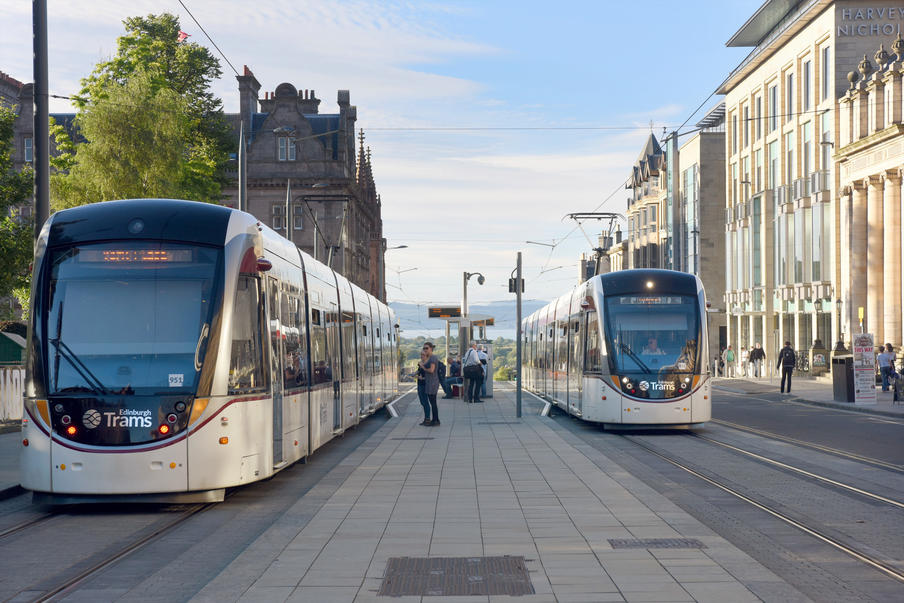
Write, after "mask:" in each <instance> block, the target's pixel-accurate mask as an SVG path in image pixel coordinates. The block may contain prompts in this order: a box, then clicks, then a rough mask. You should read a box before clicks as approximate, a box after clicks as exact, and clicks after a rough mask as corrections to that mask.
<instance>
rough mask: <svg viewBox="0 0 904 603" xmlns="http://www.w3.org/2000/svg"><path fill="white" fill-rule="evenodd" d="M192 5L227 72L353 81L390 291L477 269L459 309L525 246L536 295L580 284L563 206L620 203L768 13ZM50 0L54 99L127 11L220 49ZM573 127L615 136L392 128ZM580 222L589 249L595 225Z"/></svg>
mask: <svg viewBox="0 0 904 603" xmlns="http://www.w3.org/2000/svg"><path fill="white" fill-rule="evenodd" d="M183 1H184V2H185V5H186V6H187V7H188V8H189V10H191V12H192V14H194V16H195V17H196V18H197V19H198V21H199V22H200V24H201V25H202V26H203V27H204V29H205V30H207V32H208V33H209V34H210V35H211V36H212V37H213V39H214V41H215V42H216V43H217V45H218V46H219V47H220V48H221V49H222V50H223V52H224V53H225V54H226V56H227V57H228V59H229V61H230V62H231V63H232V64H233V65H234V66H235V67H236V69H238V70H239V71H241V69H242V65H248V66H249V67H250V68H251V69H252V71H254V73H255V75H256V76H257V78H258V80H259V81H260V82H261V84H262V89H261V93H262V94H263V92H265V91H272V90H275V88H276V86H277V85H278V84H280V83H281V82H284V81H288V82H290V83H292V84H294V85H295V86H296V87H298V88H307V89H314V90H316V91H317V95H318V97H319V98H321V99H323V103H322V104H321V106H320V109H321V112H324V113H330V112H335V111H337V110H338V109H337V107H336V92H337V90H338V89H348V90H350V92H351V102H352V104H354V105H357V107H358V126H359V127H361V128H363V129H364V130H365V133H366V136H367V139H366V144H367V145H369V146H370V147H371V149H372V156H373V165H374V176H375V180H376V183H377V187H378V190H379V192H380V193H381V196H382V200H383V221H384V222H383V225H384V236H385V237H386V238H387V240H388V245H389V246H394V245H403V244H404V245H407V246H408V247H407V248H406V249H399V250H394V251H390V252H388V253H387V272H386V274H387V282H388V284H389V287H388V293H389V298H390V299H395V300H399V301H415V302H418V303H425V304H427V303H450V302H452V303H458V302H459V301H460V298H461V282H462V277H461V275H462V271H465V270H467V271H469V272H475V271H479V272H481V273H483V274H484V275H486V277H487V282H486V284H485V285H484V286H478V285H477V284H476V282H475V281H474V280H472V285H471V286H470V287H469V290H468V296H469V299H470V300H472V301H494V300H502V299H508V298H510V294H509V293H508V292H507V279H508V276H509V273H510V272H511V271H512V269H513V268H514V266H515V256H516V252H517V251H522V252H523V254H524V272H525V277H526V279H527V287H526V291H525V295H526V296H527V297H531V298H535V299H551V298H553V297H556V296H558V295H559V294H561V293H563V292H564V291H565V290H566V289H567V288H569V287H570V286H572V285H573V284H574V283H575V282H576V279H577V274H578V269H577V263H578V259H579V257H580V254H581V253H582V252H589V249H590V245H589V244H588V242H587V240H586V239H585V238H584V237H583V235H582V234H581V232H580V230H577V229H576V228H575V224H574V222H569V221H563V220H562V218H563V216H565V214H568V213H571V212H578V211H591V210H594V209H597V208H599V209H600V210H602V211H619V212H621V211H624V208H625V198H626V195H625V192H624V191H623V190H621V184H622V183H623V182H624V180H625V178H626V177H627V175H628V173H629V171H630V168H631V165H632V164H633V162H634V160H635V159H636V157H637V155H638V154H639V152H640V149H641V145H642V143H643V141H644V139H645V138H646V136H647V135H648V134H649V132H650V127H649V122H650V121H652V122H653V123H654V126H653V130H654V132H655V133H656V135H657V136H660V134H661V133H662V128H663V127H664V126H666V127H668V126H671V127H676V126H678V125H680V124H681V123H683V122H684V121H685V119H687V118H688V117H689V116H690V114H691V112H692V111H693V110H694V109H695V108H696V107H697V106H698V105H700V103H702V102H703V101H704V99H706V97H707V96H709V94H710V93H711V92H712V91H713V90H714V89H715V88H716V87H717V86H718V84H720V83H721V82H722V80H723V79H724V78H725V76H726V75H727V74H728V73H729V72H730V71H731V70H732V69H733V68H734V67H735V66H736V65H737V64H738V63H739V62H740V61H741V60H742V59H743V58H744V56H745V55H746V52H747V50H748V49H738V48H726V47H725V45H724V44H725V41H726V40H728V38H729V37H731V35H732V34H733V33H734V32H735V31H736V30H737V29H738V28H739V27H740V26H741V25H742V24H743V23H744V21H746V19H747V18H748V17H749V16H750V15H752V14H753V12H755V11H756V9H757V8H758V7H759V6H760V4H761V2H760V0H733V1H732V2H718V3H716V2H706V1H684V2H666V1H653V2H646V3H644V4H643V5H638V4H635V3H631V2H603V1H597V2H561V3H550V2H534V1H521V2H509V1H506V2H476V1H475V2H440V1H432V2H371V1H368V0H356V1H350V2H304V1H299V0H294V1H293V0H272V1H269V2H266V3H248V2H239V1H236V0H219V1H214V0H203V1H202V0H183ZM48 5H49V11H48V12H49V15H50V17H49V35H50V40H51V41H50V89H51V93H53V94H60V95H65V94H71V93H74V92H76V91H77V90H78V82H79V79H80V78H82V77H84V76H86V75H87V74H88V73H89V72H90V71H91V69H92V68H93V66H94V64H95V63H96V62H97V61H99V60H101V59H103V58H105V57H108V56H109V55H111V54H112V53H113V52H114V51H115V43H116V37H117V36H118V35H121V34H122V33H123V28H122V23H121V22H122V20H123V19H124V18H126V17H129V16H134V15H140V14H148V13H160V12H164V11H168V12H172V13H174V14H177V15H179V16H180V19H181V23H182V29H183V30H184V31H186V32H187V33H189V34H191V36H192V37H191V38H190V40H191V41H193V42H198V43H200V44H204V45H206V46H208V47H211V45H210V44H209V42H208V40H207V39H206V38H205V36H204V34H203V32H201V31H200V29H199V27H198V26H197V25H196V24H195V23H194V22H193V21H192V19H191V18H190V17H189V15H188V14H187V13H186V12H185V10H184V9H183V7H182V6H181V5H180V4H179V2H177V1H156V2H149V1H146V0H133V1H131V2H128V3H125V2H120V1H114V0H96V1H92V2H64V1H61V0H49V2H48ZM222 66H223V71H224V75H223V78H222V79H221V80H220V81H218V82H216V83H215V85H214V90H215V92H216V93H217V94H219V95H220V96H221V98H222V99H223V101H224V105H225V108H226V110H227V111H230V112H234V111H236V110H237V106H238V95H237V92H236V86H235V74H234V73H232V71H231V69H230V68H229V66H228V65H226V63H225V61H223V63H222ZM31 68H32V57H31V3H30V2H25V1H24V0H0V70H2V71H4V72H6V73H8V74H10V75H12V76H13V77H15V78H17V79H19V80H22V81H30V80H31ZM717 101H718V97H713V98H712V99H710V100H709V101H708V102H707V103H706V105H705V106H704V108H703V110H704V111H705V110H706V109H708V108H709V107H711V106H712V105H714V104H715V103H716V102H717ZM51 109H52V110H53V111H67V110H69V107H68V106H67V105H66V103H65V101H56V102H54V103H53V104H52V105H51ZM699 116H700V115H699V114H698V115H696V116H695V117H694V118H693V119H691V120H690V122H689V125H693V123H694V122H695V121H696V120H697V119H699ZM569 127H590V128H610V127H614V128H624V129H596V130H566V129H554V130H543V129H534V130H498V129H482V130H464V131H441V130H430V129H423V130H404V131H400V130H392V129H389V128H569ZM613 193H614V194H613ZM610 195H611V198H610V199H609V201H608V202H607V203H605V204H603V205H602V207H600V204H601V202H602V201H603V200H604V199H606V198H607V197H609V196H610ZM585 229H586V230H587V232H588V234H589V235H590V237H591V239H592V240H594V244H595V237H596V235H597V234H598V227H597V226H596V224H595V223H587V224H585ZM527 240H532V241H540V242H546V243H550V244H552V243H556V246H555V247H548V246H537V245H529V244H526V243H525V241H527ZM559 266H561V268H559ZM412 268H416V270H411V269H412ZM544 271H545V272H544Z"/></svg>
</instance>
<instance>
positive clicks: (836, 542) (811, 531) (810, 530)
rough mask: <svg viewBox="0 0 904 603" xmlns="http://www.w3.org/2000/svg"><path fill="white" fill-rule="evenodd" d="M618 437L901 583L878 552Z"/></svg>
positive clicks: (901, 573)
mask: <svg viewBox="0 0 904 603" xmlns="http://www.w3.org/2000/svg"><path fill="white" fill-rule="evenodd" d="M690 435H691V436H693V437H697V438H701V439H703V440H707V441H709V442H712V443H713V444H718V445H721V446H725V447H727V448H729V449H733V450H734V451H735V452H739V453H744V454H747V455H750V456H752V457H761V459H763V460H765V457H762V456H761V455H757V454H756V453H749V452H748V451H744V450H742V449H740V448H737V447H734V446H731V445H726V444H724V443H723V442H719V441H717V440H712V439H711V438H707V437H705V436H700V435H698V434H690ZM622 437H624V438H625V439H626V440H628V441H630V442H631V443H632V444H634V445H635V446H637V447H639V448H642V449H643V450H645V451H646V452H648V453H650V454H652V455H654V456H656V457H658V458H660V459H661V460H663V461H665V462H667V463H669V464H671V465H673V466H674V467H677V468H678V469H681V470H682V471H684V472H686V473H688V474H690V475H693V476H694V477H696V478H698V479H700V480H702V481H704V482H706V483H708V484H710V485H711V486H713V487H715V488H718V489H719V490H721V491H723V492H725V493H727V494H730V495H732V496H734V497H736V498H738V499H740V500H742V501H744V502H746V503H748V504H750V505H752V506H754V507H756V508H757V509H760V510H761V511H763V512H765V513H767V514H769V515H771V516H772V517H774V518H776V519H778V520H780V521H782V522H784V523H786V524H788V525H790V526H792V527H794V528H796V529H797V530H800V531H801V532H804V533H806V534H808V535H810V536H812V537H814V538H816V539H817V540H819V541H821V542H823V543H825V544H828V545H830V546H831V547H833V548H835V549H836V550H838V551H840V552H842V553H844V554H845V555H848V556H849V557H852V558H854V559H856V560H858V561H860V562H862V563H864V564H866V565H869V566H870V567H872V568H874V569H876V570H878V571H880V572H882V573H883V574H885V575H887V576H889V577H890V578H893V579H895V580H897V581H899V582H901V583H904V570H902V569H899V568H898V567H896V566H895V565H894V564H892V563H891V562H889V561H887V560H885V559H881V558H879V556H878V555H875V554H872V553H869V552H867V551H864V550H861V549H860V548H858V547H855V546H853V545H851V544H849V543H845V542H843V541H842V539H840V538H838V537H836V536H833V535H832V534H829V533H828V530H825V529H821V528H819V527H815V526H812V525H806V523H805V522H804V521H801V520H800V519H796V518H794V517H792V516H791V515H790V514H789V513H786V512H784V511H782V510H781V508H779V505H776V504H769V503H768V502H765V501H761V500H756V499H755V498H754V497H753V496H751V495H748V494H745V493H744V492H741V491H740V490H739V489H737V488H736V487H734V486H732V485H730V484H729V483H728V482H727V480H722V479H719V478H718V477H716V476H714V475H712V474H710V475H707V474H705V473H704V472H703V471H704V470H702V469H699V468H694V467H693V466H691V464H689V463H687V462H686V461H684V460H679V459H678V458H675V457H674V456H670V455H669V454H667V453H665V452H663V451H662V450H661V449H658V448H657V447H654V446H651V445H649V444H647V443H645V442H643V441H642V440H641V439H640V438H639V437H638V436H632V435H627V434H626V435H624V436H622ZM757 460H760V459H757ZM773 462H774V463H776V464H777V465H779V466H781V468H787V469H792V468H791V466H790V465H787V464H785V463H780V462H778V461H773ZM798 473H799V474H802V475H804V476H805V477H808V478H810V479H817V480H818V481H820V482H822V483H830V484H831V485H833V486H840V487H843V488H845V489H847V490H849V491H854V492H856V493H858V494H860V495H863V496H865V497H867V498H869V499H871V500H880V501H881V502H885V503H886V504H890V505H892V506H895V507H899V508H904V504H902V503H901V502H899V501H893V500H891V499H888V498H886V497H881V496H879V495H875V494H873V493H868V492H866V491H864V490H861V489H859V488H855V487H853V486H847V485H844V484H841V483H840V482H837V481H836V480H831V479H829V478H825V477H823V476H817V475H816V474H813V473H811V472H807V471H804V470H799V471H798Z"/></svg>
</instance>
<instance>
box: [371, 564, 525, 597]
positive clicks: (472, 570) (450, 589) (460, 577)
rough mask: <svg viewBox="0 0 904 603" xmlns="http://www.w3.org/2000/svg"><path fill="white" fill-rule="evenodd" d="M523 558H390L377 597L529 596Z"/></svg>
mask: <svg viewBox="0 0 904 603" xmlns="http://www.w3.org/2000/svg"><path fill="white" fill-rule="evenodd" d="M534 592H535V591H534V586H533V584H531V581H530V576H529V575H528V573H527V565H525V563H524V557H509V556H507V555H506V556H502V557H391V558H390V559H389V561H388V562H387V563H386V573H385V574H384V577H383V583H382V584H381V585H380V591H379V593H378V594H379V595H381V596H388V597H403V596H436V597H440V596H465V597H467V596H472V595H482V596H489V595H509V596H519V595H532V594H534Z"/></svg>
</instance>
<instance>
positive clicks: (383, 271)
mask: <svg viewBox="0 0 904 603" xmlns="http://www.w3.org/2000/svg"><path fill="white" fill-rule="evenodd" d="M382 246H383V253H381V254H380V301H381V302H383V303H384V304H385V303H386V252H387V251H392V250H393V249H408V245H395V246H393V247H387V246H386V240H385V239H384V240H383V243H382Z"/></svg>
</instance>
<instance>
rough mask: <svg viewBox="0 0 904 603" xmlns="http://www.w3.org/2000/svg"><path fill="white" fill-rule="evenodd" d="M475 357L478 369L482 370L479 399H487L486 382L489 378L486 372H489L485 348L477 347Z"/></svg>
mask: <svg viewBox="0 0 904 603" xmlns="http://www.w3.org/2000/svg"><path fill="white" fill-rule="evenodd" d="M477 357H478V358H480V368H482V369H483V378H482V380H481V381H480V397H481V398H486V397H487V380H488V377H489V374H488V371H489V370H490V366H489V364H487V362H488V361H489V359H490V357H489V356H487V351H486V348H485V347H483V346H482V345H479V346H477Z"/></svg>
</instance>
